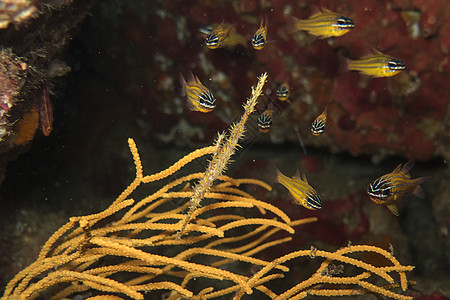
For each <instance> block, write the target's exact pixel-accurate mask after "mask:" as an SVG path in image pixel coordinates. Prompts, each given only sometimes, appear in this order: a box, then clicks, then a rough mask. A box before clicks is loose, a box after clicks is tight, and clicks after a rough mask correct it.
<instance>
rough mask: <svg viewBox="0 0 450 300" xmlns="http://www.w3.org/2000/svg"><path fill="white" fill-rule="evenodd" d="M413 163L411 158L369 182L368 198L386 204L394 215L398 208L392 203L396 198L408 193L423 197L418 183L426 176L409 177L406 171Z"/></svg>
mask: <svg viewBox="0 0 450 300" xmlns="http://www.w3.org/2000/svg"><path fill="white" fill-rule="evenodd" d="M414 163H415V162H414V161H413V160H410V161H408V162H407V163H406V164H405V165H404V166H403V167H402V164H399V165H398V166H397V168H395V169H394V171H392V172H391V173H388V174H386V175H383V176H381V177H380V178H377V179H376V180H374V181H373V182H372V183H371V184H369V186H368V188H367V194H368V195H369V198H370V200H372V201H373V202H375V203H376V204H383V205H386V206H387V208H389V210H390V211H391V212H392V213H393V214H394V215H396V216H398V208H397V206H396V205H395V203H394V202H395V201H397V199H399V198H401V197H402V196H404V195H406V194H409V193H413V194H414V195H416V196H417V197H420V198H424V197H425V194H424V192H423V189H422V187H421V186H420V184H421V183H423V182H424V181H425V180H427V179H428V177H420V178H415V179H411V176H410V175H409V173H408V172H409V170H411V168H412V167H413V166H414Z"/></svg>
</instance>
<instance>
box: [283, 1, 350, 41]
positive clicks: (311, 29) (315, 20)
mask: <svg viewBox="0 0 450 300" xmlns="http://www.w3.org/2000/svg"><path fill="white" fill-rule="evenodd" d="M291 21H292V22H291V23H293V26H290V27H293V30H292V31H293V32H296V31H300V30H303V31H307V32H308V33H310V34H312V35H315V36H317V37H319V38H322V39H323V38H328V37H333V36H341V35H344V34H346V33H347V32H349V31H350V30H352V29H353V28H354V27H355V23H353V20H352V19H350V18H348V17H344V16H342V15H340V14H337V13H334V12H332V11H330V10H328V9H326V8H323V9H322V11H320V12H318V13H316V14H314V15H312V16H310V17H309V18H308V19H303V20H301V19H297V18H295V17H291Z"/></svg>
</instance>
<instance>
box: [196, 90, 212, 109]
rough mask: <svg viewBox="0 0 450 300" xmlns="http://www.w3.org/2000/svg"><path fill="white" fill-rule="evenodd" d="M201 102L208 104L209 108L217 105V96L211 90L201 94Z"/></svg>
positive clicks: (204, 104)
mask: <svg viewBox="0 0 450 300" xmlns="http://www.w3.org/2000/svg"><path fill="white" fill-rule="evenodd" d="M199 102H200V104H201V105H203V106H206V107H208V108H215V107H216V98H214V95H213V94H212V93H211V92H208V93H204V94H202V95H200V97H199Z"/></svg>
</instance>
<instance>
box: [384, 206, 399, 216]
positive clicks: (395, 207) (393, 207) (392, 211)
mask: <svg viewBox="0 0 450 300" xmlns="http://www.w3.org/2000/svg"><path fill="white" fill-rule="evenodd" d="M386 206H387V208H389V210H390V211H391V213H393V214H394V215H396V216H397V217H398V208H397V205H395V204H394V203H391V204H388V205H386Z"/></svg>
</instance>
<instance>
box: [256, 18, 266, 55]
mask: <svg viewBox="0 0 450 300" xmlns="http://www.w3.org/2000/svg"><path fill="white" fill-rule="evenodd" d="M266 44H267V21H266V24H264V25H263V21H261V25H260V26H259V29H258V30H256V32H255V34H254V35H253V38H252V46H253V48H254V49H255V50H261V49H262V48H264V47H265V46H266Z"/></svg>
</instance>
